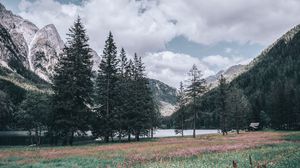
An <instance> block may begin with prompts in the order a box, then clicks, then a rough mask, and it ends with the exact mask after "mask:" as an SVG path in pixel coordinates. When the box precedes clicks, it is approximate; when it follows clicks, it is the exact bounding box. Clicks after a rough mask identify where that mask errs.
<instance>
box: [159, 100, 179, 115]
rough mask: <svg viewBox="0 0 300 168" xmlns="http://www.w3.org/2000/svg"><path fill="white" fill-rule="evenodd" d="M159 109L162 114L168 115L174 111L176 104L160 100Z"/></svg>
mask: <svg viewBox="0 0 300 168" xmlns="http://www.w3.org/2000/svg"><path fill="white" fill-rule="evenodd" d="M159 103H160V105H159V107H160V108H159V109H160V113H161V115H162V116H170V115H172V114H173V113H174V112H175V111H176V105H174V104H171V103H169V102H165V101H160V102H159Z"/></svg>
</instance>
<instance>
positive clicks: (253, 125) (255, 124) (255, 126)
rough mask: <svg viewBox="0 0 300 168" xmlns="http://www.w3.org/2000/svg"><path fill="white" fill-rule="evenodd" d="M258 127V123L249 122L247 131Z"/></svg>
mask: <svg viewBox="0 0 300 168" xmlns="http://www.w3.org/2000/svg"><path fill="white" fill-rule="evenodd" d="M258 129H259V123H250V125H249V129H248V130H249V131H256V130H258Z"/></svg>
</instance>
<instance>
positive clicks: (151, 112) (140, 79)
mask: <svg viewBox="0 0 300 168" xmlns="http://www.w3.org/2000/svg"><path fill="white" fill-rule="evenodd" d="M131 74H132V76H133V78H132V84H131V87H132V94H131V95H132V96H131V102H130V104H131V105H130V106H131V113H130V116H131V118H130V121H131V122H130V123H131V125H130V127H131V128H132V131H133V133H134V135H135V139H136V141H139V137H140V135H142V134H144V135H146V134H148V133H149V131H150V134H151V136H153V128H155V127H156V126H158V124H159V122H158V121H159V115H160V114H159V112H158V108H157V106H156V103H155V101H154V99H153V96H152V92H151V90H150V88H149V86H148V80H147V78H146V77H145V67H144V64H143V63H142V60H141V57H138V56H137V55H136V54H135V56H134V60H133V64H132V66H131Z"/></svg>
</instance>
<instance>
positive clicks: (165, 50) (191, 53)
mask: <svg viewBox="0 0 300 168" xmlns="http://www.w3.org/2000/svg"><path fill="white" fill-rule="evenodd" d="M0 2H1V3H3V4H4V5H5V6H6V7H7V8H8V9H9V10H12V11H13V12H14V13H16V14H18V15H21V16H22V17H24V18H26V19H28V20H30V21H32V22H33V23H34V24H36V25H37V26H38V27H40V28H42V27H43V26H45V25H47V24H50V23H53V24H54V25H55V26H56V27H57V29H58V31H59V33H60V35H61V36H62V38H65V37H66V36H65V34H66V32H67V30H68V28H69V27H70V26H71V25H72V23H73V21H74V18H76V16H77V15H80V16H81V17H82V18H83V22H84V24H85V27H86V29H87V32H88V35H89V37H90V45H91V47H92V48H93V49H95V50H96V51H97V52H98V54H99V55H101V53H102V48H103V46H104V41H105V39H106V37H107V35H108V32H109V31H110V30H111V31H112V33H113V34H114V37H115V40H116V42H117V45H118V47H124V48H125V49H126V51H127V52H128V53H129V54H133V53H134V52H137V53H138V55H140V56H142V57H143V58H144V62H145V64H146V66H147V74H148V76H149V77H150V78H155V79H158V80H161V81H163V82H165V83H167V84H169V85H171V86H174V87H178V83H179V82H180V81H181V80H183V79H184V78H185V75H186V73H187V72H188V70H189V69H190V68H191V67H192V64H196V65H197V66H198V67H199V68H200V69H201V70H202V71H203V74H204V75H205V76H208V75H211V74H214V73H216V72H218V71H219V70H222V69H225V68H227V67H229V66H231V65H235V64H240V63H241V64H246V63H248V62H249V61H250V60H251V59H252V58H254V57H255V56H257V55H258V54H259V53H260V52H261V51H262V49H263V48H265V47H267V46H268V45H270V44H271V43H272V42H273V41H274V40H276V39H277V38H278V37H280V36H281V35H282V34H284V33H285V32H286V31H288V30H289V29H291V28H292V27H294V26H296V25H297V24H299V23H300V1H298V0H251V1H247V0H226V1H224V0H86V1H84V0H83V1H82V0H0Z"/></svg>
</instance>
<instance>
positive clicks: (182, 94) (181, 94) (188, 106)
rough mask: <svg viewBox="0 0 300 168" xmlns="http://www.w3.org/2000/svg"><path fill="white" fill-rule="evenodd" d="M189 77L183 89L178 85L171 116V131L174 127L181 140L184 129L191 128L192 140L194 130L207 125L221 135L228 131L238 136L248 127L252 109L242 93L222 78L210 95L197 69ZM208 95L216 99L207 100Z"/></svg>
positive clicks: (181, 84) (182, 86) (191, 71)
mask: <svg viewBox="0 0 300 168" xmlns="http://www.w3.org/2000/svg"><path fill="white" fill-rule="evenodd" d="M189 76H190V77H189V79H188V80H187V81H186V82H187V83H186V86H184V84H183V82H180V87H179V91H178V98H177V104H178V106H177V111H176V112H175V113H174V114H173V115H172V116H171V124H170V125H169V126H170V127H175V128H176V130H175V131H176V132H177V133H180V134H181V136H184V130H185V129H190V128H192V129H193V137H194V138H195V136H196V133H195V131H196V129H199V128H208V125H205V124H207V123H213V124H212V126H213V127H211V128H217V129H219V130H220V131H221V132H222V134H223V135H227V132H228V131H229V130H231V129H235V130H236V131H237V133H239V130H240V129H244V128H246V127H247V124H248V123H247V121H248V120H247V118H248V115H249V112H250V110H251V105H250V104H249V101H248V98H247V97H246V96H245V94H244V93H243V91H242V90H241V89H239V88H237V87H233V86H230V85H229V84H228V83H227V82H226V79H225V78H224V76H223V75H221V76H220V78H219V85H218V87H217V88H215V89H214V91H213V92H210V91H209V90H208V89H207V87H208V86H207V84H206V81H205V79H203V78H202V73H201V71H200V70H198V68H197V66H196V65H193V67H192V68H191V70H190V71H189ZM211 93H215V95H213V97H210V94H211ZM211 106H213V108H214V111H211V108H210V107H211ZM191 121H192V122H191Z"/></svg>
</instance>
